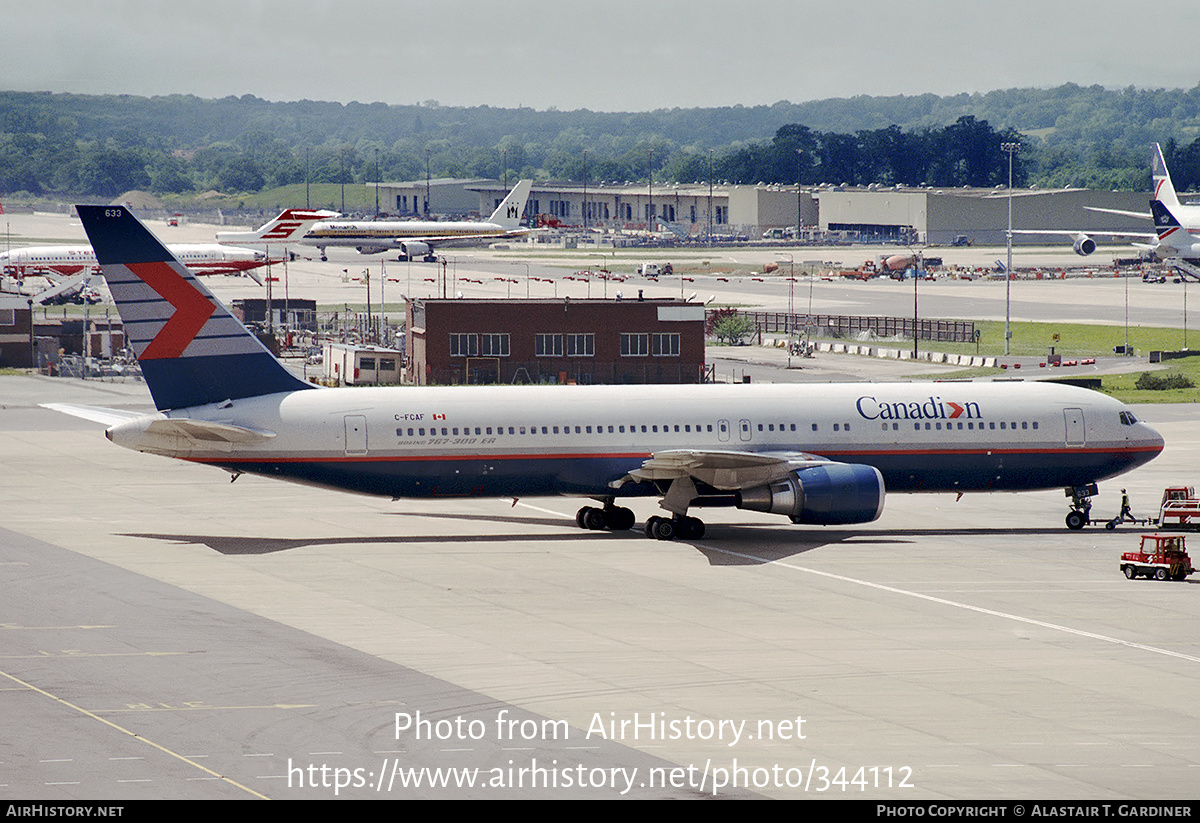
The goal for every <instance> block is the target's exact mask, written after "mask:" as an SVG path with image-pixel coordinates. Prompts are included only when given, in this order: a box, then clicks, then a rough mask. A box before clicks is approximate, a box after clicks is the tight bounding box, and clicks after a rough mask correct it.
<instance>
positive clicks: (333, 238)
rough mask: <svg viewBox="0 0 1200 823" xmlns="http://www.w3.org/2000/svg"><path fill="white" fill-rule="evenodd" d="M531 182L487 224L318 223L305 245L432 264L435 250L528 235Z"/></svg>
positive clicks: (520, 185)
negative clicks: (525, 222) (525, 221)
mask: <svg viewBox="0 0 1200 823" xmlns="http://www.w3.org/2000/svg"><path fill="white" fill-rule="evenodd" d="M532 185H533V182H532V181H531V180H521V181H520V182H518V183H517V185H515V186H513V190H512V191H510V192H509V193H508V196H506V197H505V198H504V199H503V200H502V201H500V205H499V206H497V207H496V210H495V211H494V212H492V215H491V217H489V218H488V219H487V220H486V221H483V222H478V221H469V220H460V221H445V222H441V221H434V220H403V221H387V220H378V221H363V220H347V221H341V220H338V221H329V222H324V223H318V224H317V225H316V226H314V227H313V228H312V229H311V230H310V231H309V232H308V233H307V234H305V235H304V240H303V242H304V243H305V244H307V245H309V246H316V247H317V248H318V249H320V250H321V259H322V260H324V259H325V249H326V248H328V247H329V246H351V247H353V248H355V249H358V251H359V252H361V253H362V254H379V253H381V252H386V251H391V250H393V249H398V250H399V251H400V259H401V260H413V259H415V258H422V259H424V260H425V261H426V262H429V263H432V262H433V261H434V260H436V259H437V258H436V256H435V255H434V247H435V246H447V245H456V244H461V243H464V242H468V241H478V240H503V239H505V238H509V237H520V236H521V235H523V234H528V233H529V231H530V230H529V229H526V228H522V226H521V215H522V213H524V211H525V201H526V200H528V199H529V189H530V187H531V186H532Z"/></svg>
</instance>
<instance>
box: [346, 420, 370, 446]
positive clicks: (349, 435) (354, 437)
mask: <svg viewBox="0 0 1200 823" xmlns="http://www.w3.org/2000/svg"><path fill="white" fill-rule="evenodd" d="M366 453H367V418H366V417H365V416H363V415H361V414H348V415H346V454H347V455H352V454H366Z"/></svg>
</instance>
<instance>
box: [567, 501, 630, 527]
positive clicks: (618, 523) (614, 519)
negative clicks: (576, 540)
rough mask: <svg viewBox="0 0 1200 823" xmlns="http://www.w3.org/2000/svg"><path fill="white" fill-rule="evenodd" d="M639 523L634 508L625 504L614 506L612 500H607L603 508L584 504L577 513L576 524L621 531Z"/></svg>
mask: <svg viewBox="0 0 1200 823" xmlns="http://www.w3.org/2000/svg"><path fill="white" fill-rule="evenodd" d="M636 523H637V517H635V516H634V514H633V510H632V509H627V508H625V507H624V506H614V505H613V504H612V501H611V500H610V501H606V502H605V504H604V508H603V509H598V508H596V507H595V506H584V507H583V508H582V509H580V510H579V511H577V512H576V513H575V524H576V525H577V526H579V528H581V529H591V530H592V531H603V530H604V529H608V530H609V531H613V532H621V531H627V530H629V529H632V528H633V527H634V525H635V524H636Z"/></svg>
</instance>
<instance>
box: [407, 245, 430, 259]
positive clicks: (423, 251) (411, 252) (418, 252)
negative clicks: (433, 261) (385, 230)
mask: <svg viewBox="0 0 1200 823" xmlns="http://www.w3.org/2000/svg"><path fill="white" fill-rule="evenodd" d="M430 251H431V250H430V248H429V244H428V243H417V242H413V243H401V244H400V254H402V255H403V256H404V257H407V258H409V259H410V260H416V259H417V258H418V257H428V256H429V254H430Z"/></svg>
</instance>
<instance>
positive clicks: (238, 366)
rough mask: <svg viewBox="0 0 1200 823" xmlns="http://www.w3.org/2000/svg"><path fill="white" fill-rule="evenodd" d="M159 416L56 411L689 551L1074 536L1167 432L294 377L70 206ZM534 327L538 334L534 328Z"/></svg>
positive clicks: (1016, 406) (795, 388)
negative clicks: (1052, 530)
mask: <svg viewBox="0 0 1200 823" xmlns="http://www.w3.org/2000/svg"><path fill="white" fill-rule="evenodd" d="M78 210H79V214H80V217H81V218H82V220H83V225H84V228H85V229H86V231H87V234H88V237H89V238H90V239H91V241H92V244H93V245H94V246H95V249H96V253H97V255H98V256H99V258H100V260H101V263H102V267H103V271H104V276H105V278H106V280H107V281H108V285H109V289H110V291H111V292H112V295H113V298H114V299H115V301H116V303H117V308H118V309H119V311H120V313H121V317H122V319H123V320H124V322H125V329H126V334H127V336H128V339H129V341H130V344H131V346H132V347H133V349H134V351H135V353H136V354H137V357H138V361H139V363H140V364H141V367H142V373H143V375H144V376H145V379H146V383H147V385H148V387H149V388H150V392H151V395H152V396H153V398H154V403H155V405H156V407H157V408H158V409H159V411H158V412H157V413H155V414H149V415H141V416H138V415H132V414H130V413H128V412H121V411H115V410H108V409H97V408H91V407H78V406H66V405H61V404H58V405H55V406H53V408H56V409H59V410H62V411H66V412H68V413H71V414H77V415H79V416H82V417H87V418H89V419H92V420H96V421H99V422H103V423H105V424H107V425H109V428H108V430H107V432H106V436H107V437H108V438H109V439H110V440H112V441H113V442H114V443H117V444H119V445H122V446H126V447H128V448H131V449H136V450H138V451H143V452H149V453H152V454H159V455H166V456H169V457H176V458H180V459H183V460H189V461H192V462H195V463H206V464H211V465H213V466H218V467H220V468H222V469H225V470H226V471H228V472H230V473H232V474H233V475H234V478H235V479H236V478H237V477H238V476H239V475H241V474H242V473H244V472H251V473H254V474H261V475H264V476H267V477H276V478H281V479H285V480H293V481H297V482H301V483H309V484H315V485H319V486H326V487H330V488H336V489H343V490H347V491H354V492H361V493H365V494H376V495H385V496H389V497H392V498H422V497H426V498H427V497H452V496H490V497H518V496H527V495H555V494H558V495H571V496H578V497H590V498H594V499H595V500H597V501H599V503H600V506H599V507H597V506H584V507H583V508H581V509H580V510H579V513H578V514H577V515H576V521H577V523H578V525H580V526H581V527H584V528H591V529H628V528H632V527H633V525H634V514H633V512H632V510H630V509H628V508H625V507H623V506H618V505H616V501H617V500H618V499H619V498H621V497H628V496H657V497H660V498H661V503H660V505H661V506H662V508H664V509H665V510H666V511H667V512H668V513H669V514H670V517H658V516H655V517H651V518H649V520H648V522H647V523H646V532H647V534H648V535H651V536H653V537H656V538H659V539H671V538H674V537H682V538H684V539H697V538H699V537H700V536H702V535H703V532H704V524H703V523H702V522H701V521H700V520H699V519H698V518H696V517H693V516H690V515H689V514H688V512H689V510H690V509H692V508H693V507H703V506H736V507H739V508H742V509H751V510H755V511H763V512H771V513H775V514H780V515H783V516H786V517H788V518H790V519H791V520H792V522H794V523H804V524H818V525H844V524H854V523H867V522H870V521H872V520H875V519H876V518H877V517H879V515H880V513H881V511H882V509H883V503H884V496H885V489H890V490H891V491H900V492H970V491H1026V490H1034V489H1050V488H1064V489H1066V490H1067V493H1068V494H1069V495H1070V496H1071V497H1072V498H1073V500H1074V506H1073V508H1072V510H1071V513H1070V514H1069V515H1068V517H1067V524H1068V526H1070V527H1071V528H1080V527H1082V526H1083V525H1085V524H1086V522H1087V519H1088V517H1087V511H1088V507H1089V505H1090V502H1089V498H1090V497H1091V496H1092V495H1093V494H1095V492H1096V487H1095V485H1094V484H1095V483H1096V482H1097V481H1099V480H1103V479H1105V478H1109V477H1113V476H1115V475H1118V474H1121V473H1122V472H1126V471H1128V470H1130V469H1132V468H1134V467H1136V466H1139V465H1141V464H1143V463H1145V462H1147V461H1149V460H1151V459H1152V458H1153V457H1155V456H1156V455H1157V454H1158V453H1159V452H1160V451H1162V448H1163V440H1162V438H1161V437H1160V436H1159V435H1158V433H1157V432H1155V431H1154V430H1153V429H1151V428H1150V427H1149V426H1147V425H1146V424H1144V423H1141V422H1139V421H1138V420H1137V419H1136V418H1135V417H1134V416H1133V414H1132V413H1131V412H1130V411H1129V410H1128V409H1127V408H1126V407H1125V406H1124V405H1122V404H1121V403H1119V402H1117V401H1116V400H1113V399H1112V398H1109V397H1107V396H1105V395H1102V394H1099V393H1096V392H1092V391H1088V390H1085V389H1080V388H1075V387H1072V386H1064V385H1057V384H1051V383H943V384H935V383H924V384H922V383H898V384H886V383H845V384H829V385H823V386H820V387H819V391H814V387H813V386H808V385H753V386H746V385H695V386H528V387H527V386H505V387H501V386H492V387H486V388H480V387H440V388H438V387H407V388H370V387H364V388H342V389H325V388H318V387H315V386H312V385H310V384H307V383H304V382H302V381H300V380H299V379H297V378H296V377H295V376H293V375H292V373H291V372H289V371H287V370H286V369H285V368H284V367H283V366H282V365H281V364H280V362H279V361H278V360H276V359H275V358H274V357H272V356H271V354H270V353H269V352H268V351H267V350H266V349H265V348H264V347H263V345H262V344H261V343H260V342H259V341H258V340H257V339H256V338H255V337H254V336H253V335H251V334H250V333H249V332H247V331H246V329H245V327H243V326H242V325H241V324H240V323H239V322H238V321H237V319H235V318H234V317H232V316H231V315H230V314H229V312H228V311H226V309H225V308H224V307H223V306H222V305H221V304H220V303H218V302H217V301H216V300H215V299H214V298H213V296H212V295H211V294H210V293H209V292H208V290H207V289H205V287H204V286H203V285H202V284H201V283H200V282H199V281H198V280H197V279H196V278H195V277H193V276H192V274H191V273H190V272H189V271H188V270H187V269H186V268H185V267H184V266H183V265H182V264H181V263H180V262H179V261H177V260H175V259H174V258H173V257H172V256H171V254H170V252H169V251H168V250H167V249H166V248H165V247H163V245H162V244H161V243H159V242H158V240H156V239H155V237H154V236H153V235H152V234H151V233H150V232H149V231H148V230H147V229H146V228H145V227H144V226H143V225H142V224H141V223H140V222H139V221H138V220H137V218H135V217H134V216H133V215H132V214H131V213H129V212H128V211H127V210H126V209H124V208H122V207H119V206H79V207H78ZM531 333H532V332H531Z"/></svg>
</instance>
